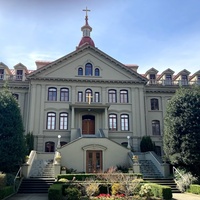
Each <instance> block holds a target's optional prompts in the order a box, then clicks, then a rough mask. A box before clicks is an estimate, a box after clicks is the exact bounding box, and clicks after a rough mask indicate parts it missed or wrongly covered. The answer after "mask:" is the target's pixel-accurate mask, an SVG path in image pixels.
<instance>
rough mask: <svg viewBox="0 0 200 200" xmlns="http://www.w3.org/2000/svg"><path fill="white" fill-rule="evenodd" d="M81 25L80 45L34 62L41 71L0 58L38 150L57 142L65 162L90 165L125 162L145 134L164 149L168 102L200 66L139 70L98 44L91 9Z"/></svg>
mask: <svg viewBox="0 0 200 200" xmlns="http://www.w3.org/2000/svg"><path fill="white" fill-rule="evenodd" d="M81 30H82V32H83V37H82V39H81V41H80V43H79V45H78V46H77V47H76V50H75V51H73V52H71V53H69V54H68V55H65V56H63V57H61V58H59V59H57V60H55V61H53V62H43V61H36V65H37V69H36V70H32V71H30V70H28V69H27V67H26V66H24V65H23V64H21V63H19V64H17V65H15V66H14V69H10V68H9V67H8V66H6V65H5V64H4V63H0V86H2V85H3V84H4V82H5V81H6V80H7V81H8V84H9V87H10V89H11V91H12V92H13V94H14V95H15V96H16V98H17V99H18V102H19V105H20V108H21V113H22V116H23V122H24V128H25V132H26V133H28V132H32V133H33V134H34V137H35V143H34V145H35V150H36V151H40V152H54V151H55V150H56V149H57V148H59V149H60V152H61V153H62V152H63V155H62V158H63V163H67V165H68V166H70V167H72V168H76V169H77V170H79V171H88V172H91V171H98V170H105V169H106V168H108V167H109V166H112V165H115V164H124V163H125V162H127V152H128V151H129V149H130V148H131V149H132V150H133V151H140V141H141V138H142V137H143V136H146V135H149V136H151V138H152V140H153V141H154V142H155V145H156V151H157V154H158V155H162V152H163V149H162V143H163V142H162V136H163V119H164V115H165V111H166V105H167V102H168V100H169V99H170V98H171V97H172V95H173V94H174V93H175V91H176V89H178V88H179V87H180V86H184V87H190V85H193V84H200V71H198V72H196V73H195V74H193V75H190V72H189V71H187V70H183V71H181V72H179V73H178V74H176V75H175V74H174V71H173V70H171V69H166V70H165V71H164V72H162V73H158V71H157V70H156V69H154V68H151V69H149V70H148V71H147V72H146V73H145V74H139V73H138V72H137V69H138V66H136V65H124V64H122V63H120V61H117V60H115V59H114V58H112V57H110V56H109V55H107V54H106V53H104V52H103V51H101V50H99V49H98V48H96V47H95V44H94V42H93V40H92V39H91V37H90V32H91V31H92V28H91V27H90V26H89V24H88V17H87V15H86V18H85V25H84V26H83V27H82V28H81ZM60 145H61V146H62V147H61V148H60ZM126 147H128V148H126Z"/></svg>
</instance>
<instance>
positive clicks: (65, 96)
mask: <svg viewBox="0 0 200 200" xmlns="http://www.w3.org/2000/svg"><path fill="white" fill-rule="evenodd" d="M60 101H69V89H68V88H61V89H60Z"/></svg>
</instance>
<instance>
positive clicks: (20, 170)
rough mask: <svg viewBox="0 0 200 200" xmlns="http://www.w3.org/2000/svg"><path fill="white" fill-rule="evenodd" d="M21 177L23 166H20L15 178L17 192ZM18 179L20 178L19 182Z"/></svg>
mask: <svg viewBox="0 0 200 200" xmlns="http://www.w3.org/2000/svg"><path fill="white" fill-rule="evenodd" d="M21 178H22V168H21V167H20V168H19V170H18V172H17V174H16V176H15V178H14V191H15V193H17V191H18V189H19V186H20V182H21ZM17 180H19V182H18V183H17Z"/></svg>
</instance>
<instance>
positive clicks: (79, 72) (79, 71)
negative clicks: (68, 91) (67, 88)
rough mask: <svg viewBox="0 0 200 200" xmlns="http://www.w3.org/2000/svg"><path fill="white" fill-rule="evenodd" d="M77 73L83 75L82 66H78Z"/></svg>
mask: <svg viewBox="0 0 200 200" xmlns="http://www.w3.org/2000/svg"><path fill="white" fill-rule="evenodd" d="M78 75H79V76H83V68H82V67H79V68H78Z"/></svg>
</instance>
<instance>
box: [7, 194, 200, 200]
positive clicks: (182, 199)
mask: <svg viewBox="0 0 200 200" xmlns="http://www.w3.org/2000/svg"><path fill="white" fill-rule="evenodd" d="M7 200H48V194H16V195H14V196H12V197H9V198H7ZM55 200H56V199H55ZM173 200H200V195H195V194H190V193H173Z"/></svg>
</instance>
